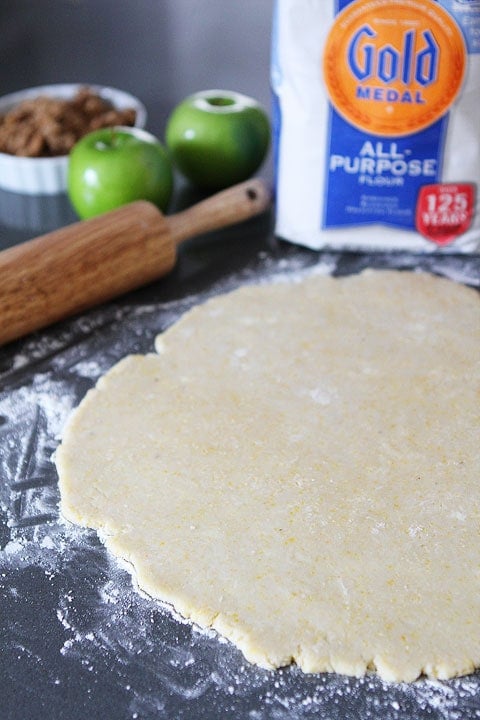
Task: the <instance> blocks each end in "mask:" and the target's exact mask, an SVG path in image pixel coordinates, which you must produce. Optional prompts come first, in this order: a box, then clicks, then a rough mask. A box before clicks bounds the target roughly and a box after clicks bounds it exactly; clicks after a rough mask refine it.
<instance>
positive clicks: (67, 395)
mask: <svg viewBox="0 0 480 720" xmlns="http://www.w3.org/2000/svg"><path fill="white" fill-rule="evenodd" d="M285 255H286V256H284V257H282V258H280V259H275V258H272V257H271V256H269V255H267V254H261V255H260V256H259V257H258V259H257V262H256V263H254V264H253V266H252V267H250V268H246V269H245V270H243V271H242V272H241V273H239V274H237V275H235V276H231V277H228V278H224V279H222V280H220V281H219V282H217V283H216V284H215V285H214V286H213V287H209V289H208V291H206V292H204V293H202V294H200V295H189V296H186V297H184V298H182V299H180V300H178V301H172V302H169V303H152V304H149V305H139V306H130V305H123V306H121V307H116V306H107V307H106V308H102V309H100V310H98V311H94V312H92V313H90V314H89V315H88V316H85V317H84V318H81V319H79V320H75V321H72V322H71V323H69V324H68V325H67V327H66V328H65V329H63V330H62V332H61V333H60V334H58V332H57V333H53V332H52V333H51V334H50V333H49V332H46V333H43V334H42V335H41V336H40V337H38V338H30V339H27V340H26V341H25V343H24V344H23V345H22V347H21V349H20V351H19V352H18V354H16V355H15V356H14V357H9V356H7V357H6V359H4V360H3V361H2V359H1V356H0V383H1V385H0V387H1V388H3V389H1V390H0V473H1V477H2V478H3V480H4V481H3V483H2V484H1V485H0V520H2V522H3V525H2V532H1V534H0V547H3V553H1V554H0V589H2V590H3V591H4V592H5V593H6V594H8V595H9V596H10V597H15V598H16V602H21V600H22V591H23V590H24V586H22V585H21V583H20V581H19V580H16V578H17V574H16V573H21V572H22V571H24V570H27V569H29V568H35V569H36V571H38V572H40V573H42V574H43V575H44V577H45V579H46V581H47V582H48V583H49V584H50V585H51V587H52V593H51V597H53V599H54V601H55V603H56V607H55V608H53V617H54V618H56V622H57V625H58V628H57V632H59V633H61V636H62V638H63V640H62V643H61V645H60V649H59V653H58V655H59V657H58V663H59V664H61V662H62V658H63V659H65V660H66V659H68V661H69V662H72V661H74V662H78V663H79V665H81V667H82V668H84V669H85V670H86V671H87V672H91V673H92V674H95V673H96V672H97V670H96V668H98V665H99V658H103V659H106V660H105V661H106V662H108V663H110V665H111V673H112V675H113V676H114V680H112V682H113V683H116V686H117V688H118V691H119V692H121V693H124V694H126V695H128V712H129V717H132V718H149V717H152V718H153V717H155V718H157V717H158V718H163V717H169V712H170V711H171V710H170V709H171V707H172V703H173V704H175V703H176V704H177V706H178V707H182V708H184V710H185V709H186V715H184V716H185V717H186V716H192V715H191V714H190V715H189V713H190V712H191V711H193V712H195V710H194V708H195V707H197V706H196V705H195V703H202V702H205V703H206V705H205V707H210V706H211V707H212V708H214V709H215V712H217V710H218V714H217V715H214V714H213V712H214V711H213V709H212V715H211V717H212V718H213V717H227V716H231V714H232V713H233V712H237V713H239V714H240V715H241V716H242V717H245V718H250V719H251V720H260V719H262V720H264V719H265V718H269V719H272V720H273V719H275V720H287V718H288V720H296V719H298V720H301V719H304V718H305V719H307V718H313V717H322V718H328V719H330V718H332V719H333V718H337V717H342V719H343V720H361V719H363V720H380V718H381V720H400V718H402V719H404V718H412V719H413V718H415V720H424V719H425V720H427V718H428V720H431V719H432V718H433V719H434V720H466V719H467V718H468V719H469V720H475V719H476V718H479V719H480V699H479V698H480V677H479V676H478V674H477V675H473V676H469V677H465V678H458V679H455V680H451V681H448V682H439V681H438V682H437V681H419V682H417V683H414V684H411V685H408V684H399V685H389V684H388V683H384V682H382V681H381V680H379V679H378V678H377V677H376V676H366V677H365V678H361V679H355V678H348V677H343V676H337V675H328V674H323V675H318V676H308V675H303V674H302V673H301V672H300V671H299V670H298V669H297V668H296V667H290V668H286V669H282V670H279V671H277V672H268V671H264V670H262V669H260V668H256V667H253V666H250V665H247V664H246V663H245V661H244V659H243V657H242V656H241V654H240V653H239V652H238V651H237V650H236V648H234V647H233V646H232V645H231V644H230V643H228V642H226V641H224V640H223V639H221V638H219V637H218V636H217V634H216V633H215V632H214V631H203V630H201V629H199V628H198V627H196V626H194V625H192V624H191V623H189V622H188V621H185V620H184V619H182V618H181V617H179V616H178V615H177V614H176V613H175V612H174V611H173V609H172V608H170V607H169V606H167V605H166V604H162V603H159V602H156V601H153V600H151V599H150V598H148V597H147V596H145V595H144V594H142V593H140V592H138V590H137V588H136V587H135V585H134V583H132V579H131V577H130V574H129V568H128V566H126V565H122V564H121V563H119V562H118V561H116V560H115V559H113V558H112V557H111V556H109V555H108V553H107V552H106V551H105V549H104V547H103V545H102V544H101V542H100V541H99V540H98V538H97V537H96V535H95V534H94V533H92V532H90V531H87V530H83V529H81V528H78V527H76V526H72V525H70V524H68V523H66V522H64V521H63V520H62V518H61V517H59V514H58V500H59V498H58V491H57V487H56V473H55V468H54V465H53V462H52V456H53V453H54V451H55V448H56V446H57V444H58V440H59V438H60V436H61V433H62V429H63V426H64V423H65V422H66V419H67V417H68V415H69V413H70V411H71V409H72V408H73V407H75V406H76V405H77V404H78V402H79V400H80V399H81V397H83V395H84V394H85V392H86V391H87V390H88V388H89V387H91V386H92V385H93V384H94V383H95V381H96V380H97V379H98V377H100V375H102V374H103V373H104V372H105V371H106V370H108V368H109V367H111V366H112V365H113V364H114V363H115V362H116V361H117V360H119V359H120V358H121V357H122V356H124V355H126V354H128V353H129V352H148V351H151V350H152V348H153V338H154V337H155V335H156V334H157V333H158V332H159V331H161V330H162V329H164V328H166V327H168V326H169V325H171V324H172V323H173V322H175V320H176V319H177V318H178V317H179V316H180V315H181V314H183V312H185V310H187V309H188V308H189V307H191V306H192V305H194V304H196V303H198V302H202V301H203V300H205V299H206V298H207V297H209V296H211V295H213V294H218V293H220V292H225V291H229V290H231V289H233V288H234V287H236V286H238V285H239V284H241V283H249V282H267V281H274V282H292V281H294V282H295V281H298V280H299V279H300V278H301V277H302V276H303V275H304V273H308V272H315V273H321V274H325V273H334V272H338V273H341V272H342V271H343V268H342V267H341V265H340V264H339V260H338V258H337V257H336V256H334V255H328V254H327V255H324V256H322V257H321V258H320V259H319V258H317V257H316V256H313V255H312V254H309V253H303V252H300V251H298V250H296V251H293V250H291V249H290V250H286V253H285ZM356 262H357V264H356V265H355V266H354V270H361V269H363V265H362V262H363V261H362V260H361V259H359V260H358V261H356ZM377 262H378V263H379V265H382V258H381V257H380V256H379V257H378V260H377ZM391 262H392V261H391V260H387V259H385V258H384V259H383V266H388V265H389V263H390V264H391ZM411 262H412V261H411V259H408V258H407V257H397V258H396V264H397V265H396V266H398V267H408V266H409V263H411ZM439 262H440V261H439V260H438V259H433V258H426V259H425V261H424V264H423V267H424V269H427V270H432V271H442V272H443V274H446V275H448V276H450V277H454V278H455V279H456V280H463V281H465V282H469V283H471V284H476V285H479V284H480V279H479V277H480V273H479V264H480V263H479V262H477V264H475V263H474V262H473V260H472V261H470V260H468V261H465V260H462V263H461V264H460V262H458V263H457V261H456V260H455V259H454V258H452V259H450V260H449V264H448V267H447V266H445V265H440V264H438V265H437V263H439ZM346 270H347V269H345V271H346ZM244 359H245V358H244V354H243V353H242V349H241V348H239V350H238V352H237V353H236V360H237V361H243V360H244ZM311 397H312V401H313V402H320V403H323V402H328V399H329V398H328V393H327V394H326V392H325V390H324V389H322V388H312V389H311ZM457 521H460V518H459V519H458V520H457ZM382 530H383V525H382V524H377V525H375V526H374V527H372V532H373V533H381V532H382ZM410 532H411V533H413V534H417V533H418V532H421V528H416V527H412V528H410ZM53 589H55V592H54V590H53ZM55 593H56V594H55ZM55 598H56V600H55ZM11 632H12V634H13V635H15V632H16V629H15V627H13V628H11ZM17 642H18V643H19V644H21V643H23V644H24V645H25V643H26V640H25V637H24V635H22V633H21V629H20V636H19V638H18V640H17ZM26 650H28V648H26ZM42 662H43V661H42V658H41V657H40V658H39V660H38V665H39V667H40V669H41V668H42ZM59 666H60V665H59ZM69 667H71V665H69ZM44 669H45V668H44ZM48 670H49V672H53V671H52V669H51V668H49V669H48ZM59 682H60V681H59V680H58V677H57V676H54V675H52V683H53V684H58V683H59ZM168 698H169V700H168V702H167V699H168ZM198 707H200V705H198ZM169 708H170V709H169ZM189 708H190V710H189Z"/></svg>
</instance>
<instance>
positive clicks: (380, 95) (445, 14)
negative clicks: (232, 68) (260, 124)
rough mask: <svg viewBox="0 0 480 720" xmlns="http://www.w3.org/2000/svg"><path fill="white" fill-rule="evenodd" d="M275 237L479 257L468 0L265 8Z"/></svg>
mask: <svg viewBox="0 0 480 720" xmlns="http://www.w3.org/2000/svg"><path fill="white" fill-rule="evenodd" d="M271 82H272V89H273V95H274V112H273V116H274V119H273V123H274V147H275V176H276V233H277V235H278V236H280V237H282V238H284V239H286V240H290V241H292V242H295V243H298V244H301V245H304V246H307V247H311V248H315V249H320V248H328V249H338V250H342V249H344V250H345V249H346V250H366V251H374V250H382V251H388V250H404V251H411V252H437V253H478V252H480V213H479V184H480V0H277V2H276V5H275V15H274V25H273V44H272V68H271Z"/></svg>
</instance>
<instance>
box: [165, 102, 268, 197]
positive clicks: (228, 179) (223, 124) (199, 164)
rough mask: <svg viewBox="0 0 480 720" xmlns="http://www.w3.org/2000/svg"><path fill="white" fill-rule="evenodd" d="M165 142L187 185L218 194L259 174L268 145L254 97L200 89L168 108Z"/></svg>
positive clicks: (262, 113) (262, 116)
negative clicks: (170, 108) (169, 110)
mask: <svg viewBox="0 0 480 720" xmlns="http://www.w3.org/2000/svg"><path fill="white" fill-rule="evenodd" d="M165 140H166V145H167V148H168V149H169V151H170V154H171V156H172V158H173V160H174V163H175V165H176V166H177V167H178V169H179V170H180V172H181V173H182V174H183V175H184V176H185V177H186V178H188V180H190V182H191V183H193V184H194V185H196V186H197V187H199V188H201V189H203V190H221V189H223V188H226V187H229V186H230V185H234V184H235V183H238V182H242V181H243V180H247V179H248V178H249V177H250V176H251V175H253V174H254V173H255V172H256V170H258V168H259V167H260V165H261V164H262V162H263V161H264V159H265V156H266V154H267V151H268V148H269V145H270V120H269V118H268V115H267V113H266V112H265V110H264V109H263V107H262V106H261V105H260V104H259V103H258V102H257V101H256V100H254V99H253V98H250V97H247V96H246V95H242V94H240V93H237V92H231V91H229V90H204V91H203V92H198V93H195V94H194V95H190V96H189V97H187V98H185V100H183V102H181V103H180V104H179V105H177V107H176V108H175V109H174V110H173V112H172V114H171V115H170V117H169V119H168V122H167V128H166V135H165Z"/></svg>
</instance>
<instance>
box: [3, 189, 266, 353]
mask: <svg viewBox="0 0 480 720" xmlns="http://www.w3.org/2000/svg"><path fill="white" fill-rule="evenodd" d="M270 199H271V198H270V192H269V190H268V189H267V187H266V185H265V184H264V183H263V182H262V181H261V180H258V179H254V180H249V181H247V182H244V183H241V184H240V185H235V186H233V187H231V188H228V189H227V190H223V191H222V192H219V193H217V194H216V195H213V196H211V197H209V198H207V199H206V200H203V201H202V202H199V203H197V204H196V205H193V206H192V207H190V208H188V209H187V210H183V211H182V212H179V213H176V214H173V215H169V216H165V215H162V213H161V212H160V211H159V210H158V209H157V208H156V207H155V206H154V205H152V204H151V203H149V202H146V201H137V202H134V203H131V204H129V205H125V206H124V207H121V208H119V209H117V210H112V211H111V212H108V213H106V214H104V215H101V216H98V217H96V218H93V219H91V220H84V221H80V222H77V223H74V224H73V225H69V226H67V227H64V228H61V229H59V230H55V231H53V232H51V233H48V234H47V235H42V236H41V237H38V238H35V239H33V240H30V241H28V242H25V243H22V244H20V245H16V246H15V247H12V248H9V249H7V250H4V251H3V252H0V345H2V344H5V343H7V342H9V341H11V340H15V339H17V338H19V337H22V336H23V335H26V334H28V333H30V332H33V331H34V330H38V329H40V328H42V327H46V326H47V325H50V324H51V323H54V322H57V321H58V320H62V319H64V318H66V317H69V316H71V315H74V314H77V313H80V312H83V311H85V310H87V309H88V308H91V307H93V306H95V305H99V304H100V303H103V302H106V301H107V300H111V299H112V298H114V297H117V296H119V295H121V294H123V293H125V292H128V291H129V290H133V289H135V288H138V287H140V286H142V285H146V284H147V283H149V282H152V281H153V280H156V279H157V278H159V277H161V276H163V275H165V274H166V273H168V272H169V271H170V270H172V268H173V267H174V265H175V261H176V257H177V247H178V245H179V244H180V243H181V242H182V241H183V240H187V239H189V238H192V237H194V236H195V235H199V234H201V233H204V232H209V231H211V230H217V229H219V228H221V227H225V226H227V225H231V224H233V223H236V222H240V221H241V220H246V219H247V218H250V217H253V216H254V215H257V214H259V213H261V212H263V211H264V210H266V208H267V207H268V205H269V204H270Z"/></svg>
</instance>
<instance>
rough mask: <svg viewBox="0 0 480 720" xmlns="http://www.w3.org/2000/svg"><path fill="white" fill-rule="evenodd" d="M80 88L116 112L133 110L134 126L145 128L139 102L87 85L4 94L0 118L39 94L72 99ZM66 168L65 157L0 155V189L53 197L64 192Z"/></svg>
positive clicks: (34, 89)
mask: <svg viewBox="0 0 480 720" xmlns="http://www.w3.org/2000/svg"><path fill="white" fill-rule="evenodd" d="M82 87H88V88H89V89H90V90H91V91H92V92H94V93H96V94H97V95H100V97H102V98H105V99H106V100H109V101H110V102H111V103H112V105H113V106H114V107H115V108H117V109H119V110H122V109H125V108H133V109H134V110H135V111H136V119H135V127H139V128H143V127H145V124H146V121H147V111H146V109H145V106H144V105H143V104H142V103H141V102H140V100H138V99H137V98H136V97H134V96H133V95H130V93H127V92H123V90H115V89H114V88H110V87H104V86H103V85H92V84H90V83H71V84H57V85H41V86H39V87H34V88H28V90H21V91H19V92H15V93H11V94H9V95H4V96H3V97H1V98H0V115H2V114H4V113H6V112H8V111H9V110H11V109H12V108H13V107H14V106H15V105H18V104H19V103H20V102H22V101H23V100H27V99H32V98H35V97H38V96H39V95H45V96H49V97H55V98H61V99H63V98H65V99H68V98H72V97H74V96H75V95H76V93H77V91H78V90H79V89H80V88H82ZM67 165H68V155H61V156H58V157H40V158H32V157H19V156H17V155H8V154H6V153H0V188H3V189H4V190H11V191H13V192H19V193H25V194H28V195H55V194H56V193H60V192H65V190H66V187H67Z"/></svg>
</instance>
